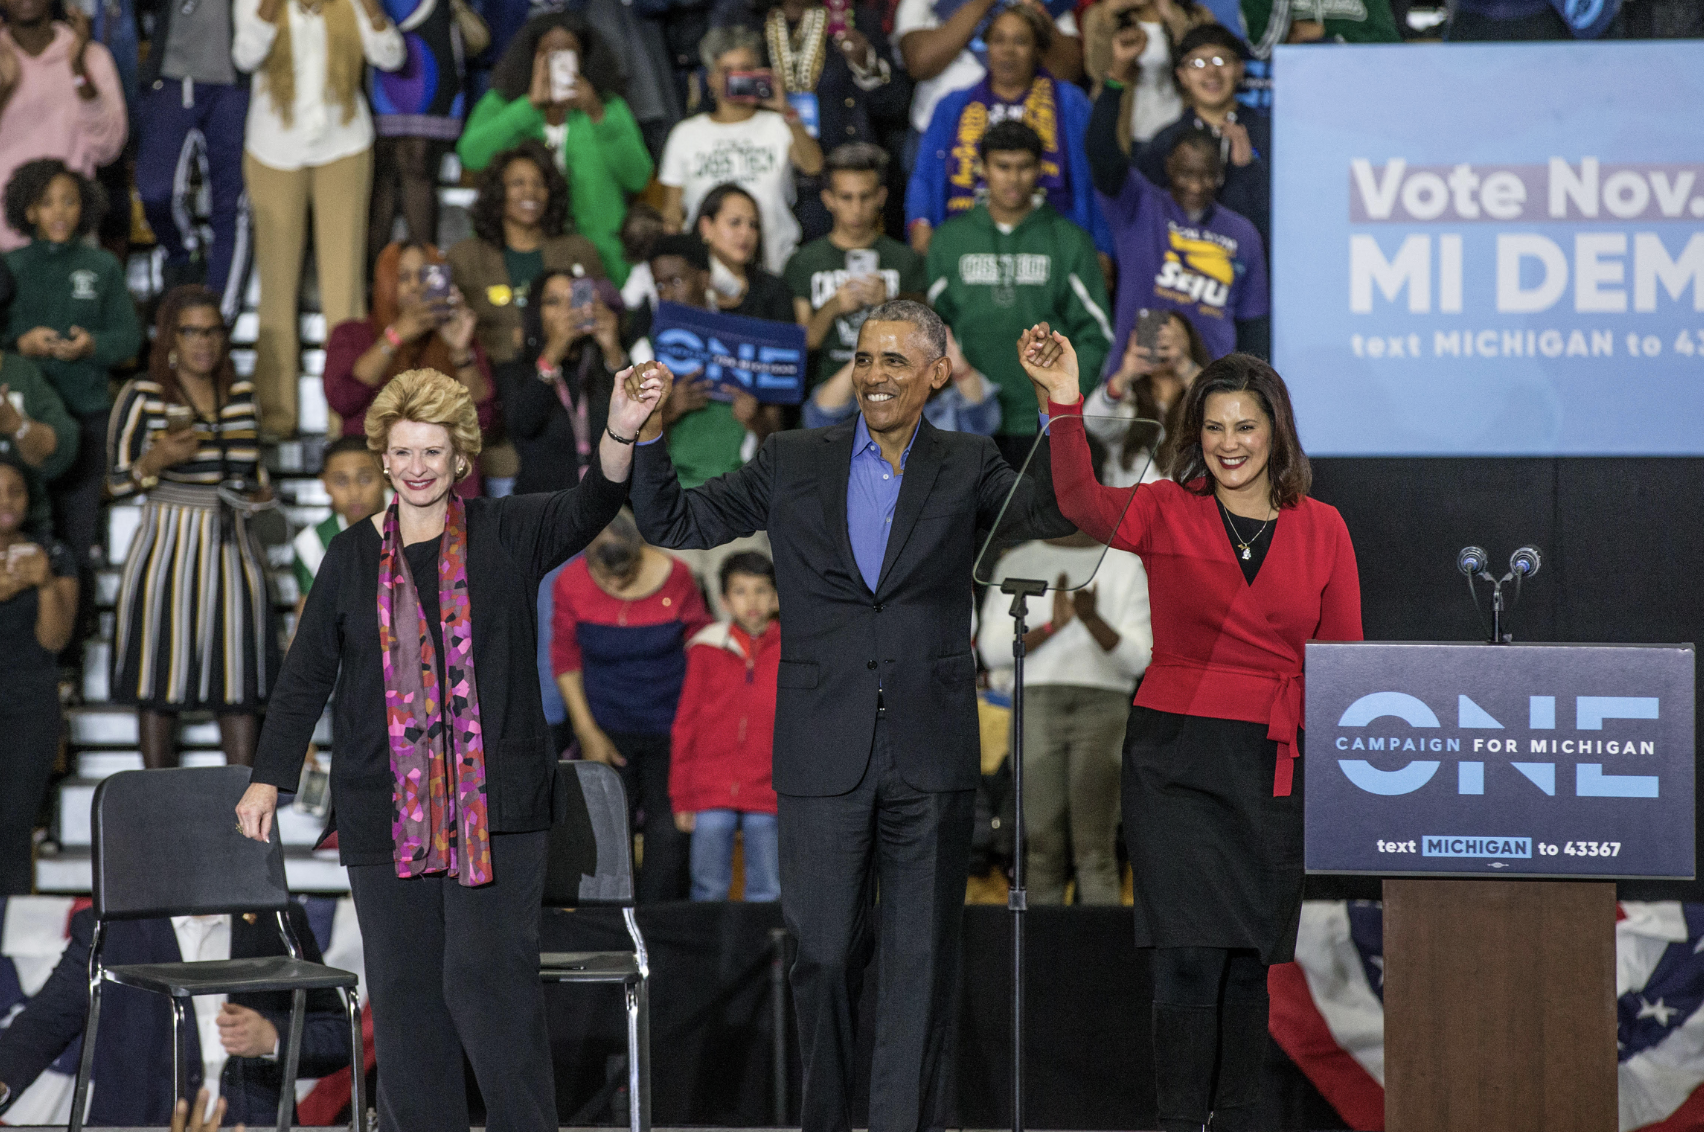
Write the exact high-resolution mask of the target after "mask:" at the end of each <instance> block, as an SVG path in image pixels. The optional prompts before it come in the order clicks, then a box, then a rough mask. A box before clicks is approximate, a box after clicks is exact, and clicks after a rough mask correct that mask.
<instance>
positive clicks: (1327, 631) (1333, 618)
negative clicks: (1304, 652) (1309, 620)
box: [1314, 505, 1362, 641]
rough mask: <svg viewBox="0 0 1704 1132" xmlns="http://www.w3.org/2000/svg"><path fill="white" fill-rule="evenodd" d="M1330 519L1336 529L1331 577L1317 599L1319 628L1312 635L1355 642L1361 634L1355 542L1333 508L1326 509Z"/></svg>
mask: <svg viewBox="0 0 1704 1132" xmlns="http://www.w3.org/2000/svg"><path fill="white" fill-rule="evenodd" d="M1321 506H1323V505H1321ZM1326 510H1327V511H1328V512H1329V514H1330V522H1331V525H1332V526H1333V527H1335V528H1336V530H1335V532H1334V533H1335V535H1336V539H1335V541H1336V543H1337V546H1336V551H1335V553H1334V554H1333V555H1332V562H1331V577H1329V578H1328V579H1326V583H1325V589H1324V591H1322V592H1321V593H1320V598H1319V630H1318V632H1316V633H1315V634H1314V639H1315V640H1320V641H1359V640H1361V639H1362V635H1361V573H1360V570H1359V568H1358V567H1357V566H1356V564H1355V544H1354V543H1352V542H1350V541H1349V528H1348V527H1346V526H1344V525H1343V516H1342V515H1340V514H1338V513H1337V511H1336V509H1335V508H1326Z"/></svg>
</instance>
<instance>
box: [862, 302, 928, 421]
mask: <svg viewBox="0 0 1704 1132" xmlns="http://www.w3.org/2000/svg"><path fill="white" fill-rule="evenodd" d="M933 353H934V351H933V350H931V349H930V348H929V342H928V338H927V336H926V335H925V334H924V333H923V330H922V328H921V327H919V326H917V325H916V324H914V323H910V322H875V321H870V320H866V321H865V323H864V325H863V327H862V328H861V329H860V330H859V331H858V352H857V353H856V354H854V355H853V357H852V391H853V393H855V394H856V395H857V397H858V408H859V409H860V410H861V411H862V412H863V414H864V424H865V426H866V427H868V428H869V430H870V431H871V432H872V433H881V432H888V431H890V430H893V429H903V428H907V427H911V428H915V427H916V425H917V420H918V418H920V417H921V416H922V415H923V405H924V404H925V403H926V402H927V401H928V400H929V394H931V393H933V392H934V391H935V390H937V389H940V388H942V387H943V386H945V385H946V384H947V382H948V380H950V379H951V377H952V373H953V367H952V363H951V362H949V361H948V360H947V359H946V358H945V357H932V356H931V355H932V354H933Z"/></svg>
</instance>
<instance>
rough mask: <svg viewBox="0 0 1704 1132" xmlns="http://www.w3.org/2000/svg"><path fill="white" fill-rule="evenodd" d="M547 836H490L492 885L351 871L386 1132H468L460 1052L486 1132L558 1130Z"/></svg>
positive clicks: (391, 869)
mask: <svg viewBox="0 0 1704 1132" xmlns="http://www.w3.org/2000/svg"><path fill="white" fill-rule="evenodd" d="M549 838H550V834H549V832H548V831H546V830H540V831H538V832H536V833H495V834H492V835H491V871H492V874H493V877H494V878H495V879H493V880H492V882H491V883H490V884H485V885H480V886H479V887H477V888H467V887H464V886H463V885H462V884H461V883H460V882H459V881H456V880H452V879H449V878H447V877H444V876H441V875H440V876H430V877H411V878H409V879H406V880H405V879H402V878H400V877H398V876H397V875H396V867H395V866H394V865H391V864H384V865H355V866H352V867H351V868H350V869H349V887H350V890H351V893H352V894H353V895H354V897H355V913H356V916H357V918H358V919H359V920H360V923H361V939H362V944H363V946H364V948H365V951H366V958H367V990H368V994H369V996H370V998H371V1002H372V1007H373V1045H374V1047H375V1051H376V1053H377V1054H378V1064H379V1096H378V1109H379V1132H467V1128H468V1123H469V1121H468V1109H467V1090H466V1084H465V1081H466V1079H465V1077H464V1076H463V1070H462V1053H463V1051H464V1050H465V1051H466V1053H467V1058H468V1060H469V1061H471V1062H472V1063H473V1073H474V1077H475V1078H476V1079H477V1080H478V1081H479V1091H480V1094H481V1095H482V1096H483V1097H484V1098H485V1113H486V1127H487V1128H488V1129H489V1130H490V1132H556V1129H557V1121H556V1078H555V1073H554V1070H553V1068H552V1065H551V1060H550V1034H549V1032H548V1031H547V1030H546V1028H545V1019H544V988H543V985H542V984H541V983H540V982H539V980H538V954H539V946H538V933H539V926H538V925H539V911H540V906H541V905H542V903H543V901H544V866H545V854H546V848H547V845H548V843H549Z"/></svg>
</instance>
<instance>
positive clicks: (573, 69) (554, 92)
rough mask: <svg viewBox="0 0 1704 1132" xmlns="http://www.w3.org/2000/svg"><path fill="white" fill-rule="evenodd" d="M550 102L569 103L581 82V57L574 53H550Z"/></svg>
mask: <svg viewBox="0 0 1704 1132" xmlns="http://www.w3.org/2000/svg"><path fill="white" fill-rule="evenodd" d="M549 67H550V101H552V102H568V101H570V100H571V99H572V98H573V97H574V87H575V84H577V83H578V82H579V81H580V56H579V55H578V54H577V53H575V52H573V51H552V52H551V53H550V61H549Z"/></svg>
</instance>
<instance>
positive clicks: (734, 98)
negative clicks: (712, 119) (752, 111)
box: [728, 69, 775, 106]
mask: <svg viewBox="0 0 1704 1132" xmlns="http://www.w3.org/2000/svg"><path fill="white" fill-rule="evenodd" d="M774 97H775V73H774V72H773V71H770V70H767V69H766V70H761V71H729V72H728V101H729V102H744V103H748V104H750V105H753V106H755V105H757V104H758V103H762V102H768V101H770V100H771V99H773V98H774Z"/></svg>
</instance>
